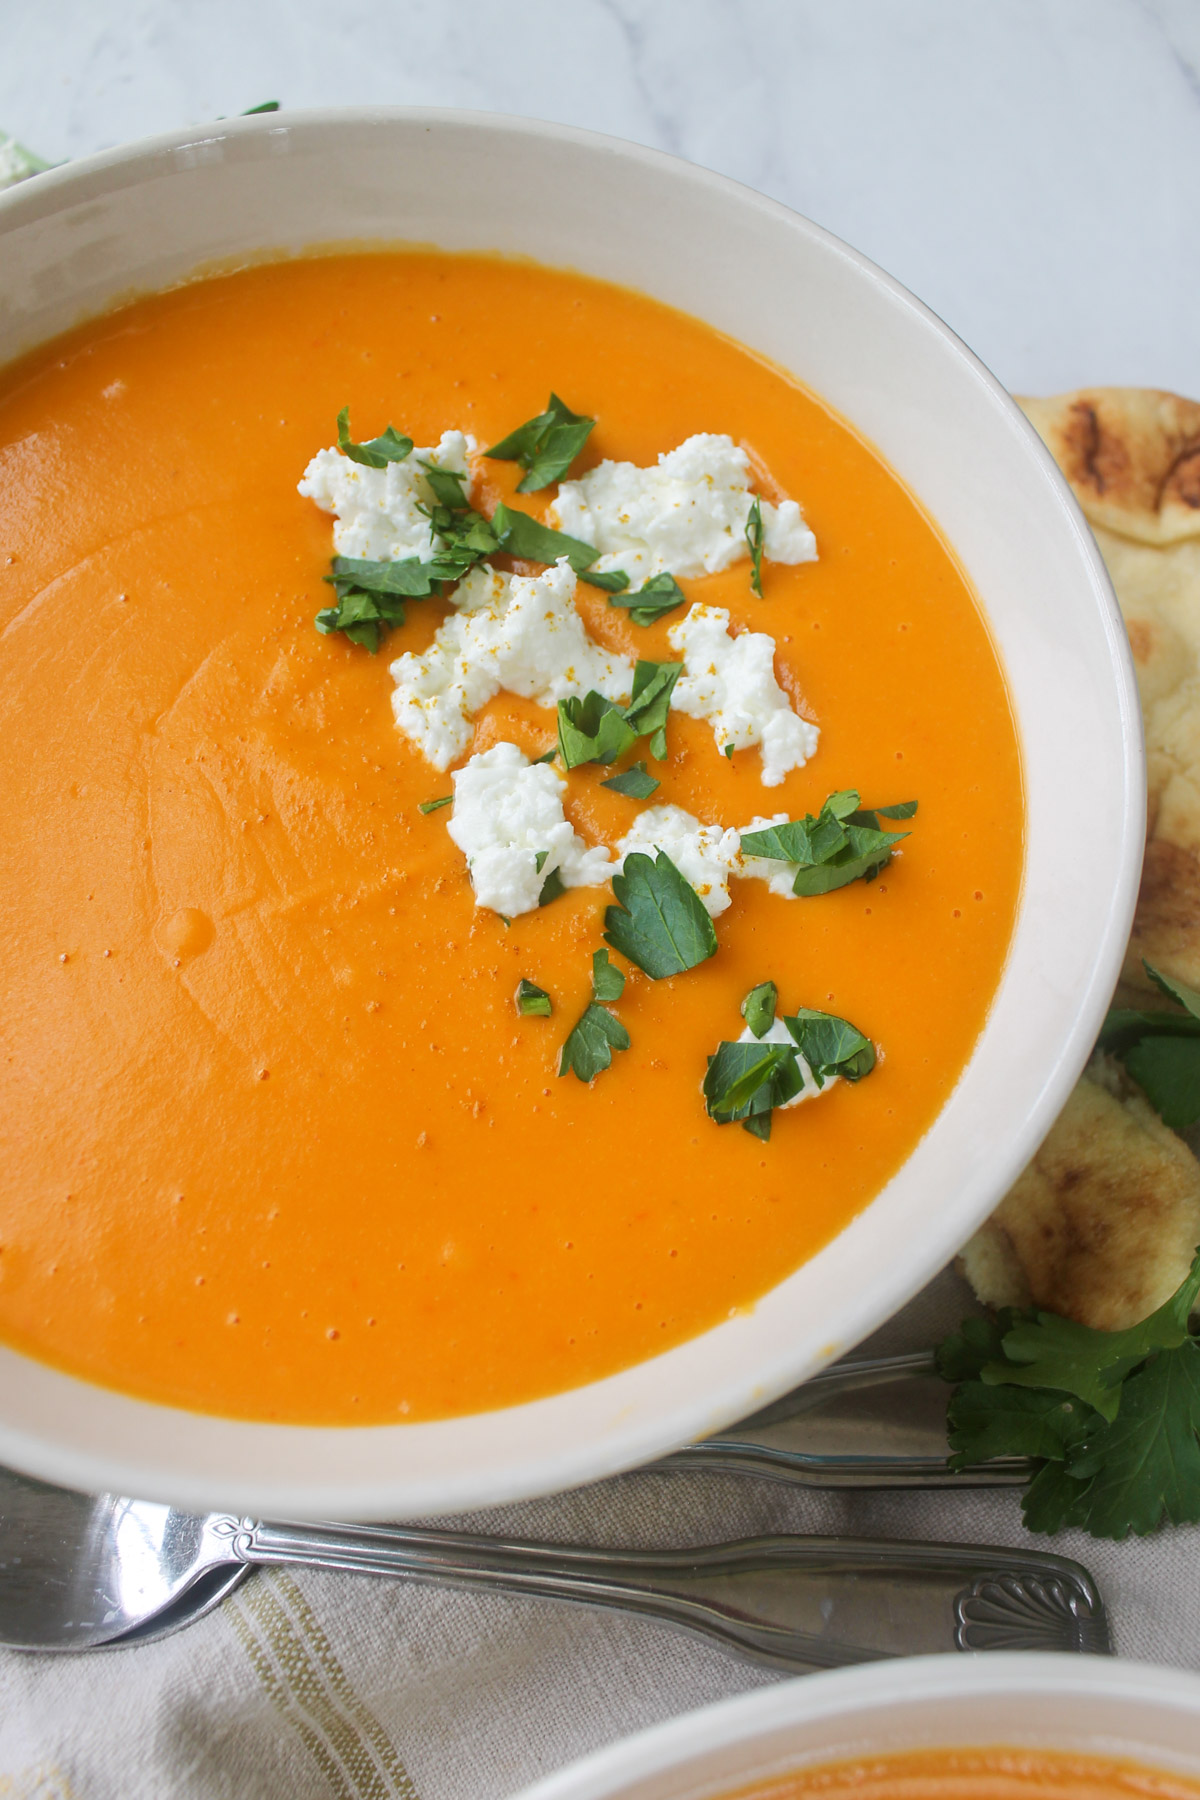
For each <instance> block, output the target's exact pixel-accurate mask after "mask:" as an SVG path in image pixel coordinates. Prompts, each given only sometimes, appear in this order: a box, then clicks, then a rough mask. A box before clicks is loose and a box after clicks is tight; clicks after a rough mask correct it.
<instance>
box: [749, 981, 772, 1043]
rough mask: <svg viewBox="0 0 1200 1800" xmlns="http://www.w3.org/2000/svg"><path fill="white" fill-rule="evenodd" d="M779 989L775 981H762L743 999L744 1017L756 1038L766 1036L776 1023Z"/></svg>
mask: <svg viewBox="0 0 1200 1800" xmlns="http://www.w3.org/2000/svg"><path fill="white" fill-rule="evenodd" d="M778 998H779V989H778V988H777V987H776V986H775V983H774V982H773V981H760V982H759V984H758V986H757V987H753V988H751V989H750V992H749V993H748V994H747V995H746V998H745V999H744V1000H743V1001H742V1017H743V1019H745V1021H746V1024H747V1026H748V1028H749V1029H750V1030H751V1031H752V1032H753V1033H754V1035H755V1037H756V1038H761V1037H765V1036H766V1035H767V1033H768V1031H770V1029H771V1027H772V1025H773V1024H774V1023H775V1002H776V1001H777V1000H778Z"/></svg>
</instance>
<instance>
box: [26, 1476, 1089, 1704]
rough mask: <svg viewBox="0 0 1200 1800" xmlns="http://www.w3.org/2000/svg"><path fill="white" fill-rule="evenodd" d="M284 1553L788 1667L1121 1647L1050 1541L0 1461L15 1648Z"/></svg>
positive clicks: (149, 1618) (56, 1641)
mask: <svg viewBox="0 0 1200 1800" xmlns="http://www.w3.org/2000/svg"><path fill="white" fill-rule="evenodd" d="M281 1563H290V1564H303V1565H307V1566H310V1567H317V1568H327V1569H341V1570H345V1571H347V1572H350V1573H356V1574H373V1575H387V1576H392V1577H408V1578H409V1579H413V1580H418V1581H437V1582H443V1583H448V1584H450V1585H452V1586H462V1587H474V1588H483V1589H491V1590H499V1591H502V1592H506V1593H519V1594H539V1595H544V1596H547V1597H549V1598H555V1599H562V1600H577V1601H584V1602H587V1603H589V1604H591V1605H594V1606H612V1607H619V1608H624V1609H626V1610H629V1611H633V1612H639V1613H642V1614H647V1615H650V1616H652V1617H655V1618H658V1619H661V1620H665V1621H666V1622H667V1623H670V1624H673V1625H678V1626H682V1627H684V1628H685V1629H688V1630H692V1631H696V1632H700V1633H702V1634H704V1635H705V1636H708V1637H711V1638H715V1639H717V1640H718V1641H719V1642H720V1643H722V1644H723V1645H724V1646H725V1647H726V1648H727V1649H732V1650H734V1651H737V1652H738V1653H740V1654H741V1655H743V1656H746V1657H749V1658H750V1659H751V1660H753V1661H755V1662H760V1663H766V1664H769V1665H771V1666H773V1667H775V1668H781V1669H792V1670H797V1669H809V1668H830V1667H839V1666H841V1665H843V1664H846V1663H852V1662H867V1661H874V1660H876V1659H878V1658H880V1657H887V1656H900V1655H918V1654H921V1653H923V1652H936V1651H941V1650H954V1649H960V1650H990V1649H1020V1648H1025V1649H1044V1650H1075V1651H1091V1652H1096V1653H1101V1654H1104V1653H1107V1652H1109V1650H1110V1648H1111V1646H1110V1643H1109V1636H1108V1626H1107V1620H1106V1617H1105V1612H1104V1606H1103V1602H1102V1601H1101V1599H1100V1596H1099V1594H1098V1592H1097V1590H1096V1587H1095V1584H1094V1582H1093V1581H1092V1578H1091V1576H1090V1575H1089V1574H1088V1572H1087V1570H1086V1569H1084V1568H1082V1567H1081V1566H1080V1565H1079V1564H1078V1563H1074V1562H1070V1561H1068V1560H1067V1559H1066V1558H1065V1557H1059V1556H1052V1555H1048V1554H1046V1553H1045V1552H1039V1551H1013V1550H1002V1549H993V1548H988V1547H980V1546H978V1545H969V1544H904V1543H889V1542H869V1541H865V1540H855V1539H839V1538H815V1537H814V1538H804V1537H768V1538H754V1539H747V1540H744V1541H742V1542H738V1543H729V1544H716V1545H708V1546H704V1547H701V1548H698V1549H687V1550H661V1551H660V1550H650V1551H647V1550H606V1549H585V1548H583V1547H581V1546H577V1545H574V1544H534V1543H523V1542H518V1541H513V1540H505V1539H500V1538H489V1537H478V1536H474V1535H471V1534H468V1533H461V1532H443V1531H428V1530H417V1529H413V1528H410V1527H401V1526H373V1525H303V1524H289V1523H279V1524H268V1523H260V1522H256V1521H254V1520H250V1519H236V1518H233V1517H232V1516H229V1515H226V1514H219V1513H217V1514H209V1515H207V1516H203V1517H200V1516H196V1515H193V1514H190V1513H182V1512H177V1511H175V1510H174V1509H173V1508H171V1507H167V1506H160V1505H155V1504H151V1503H149V1502H145V1501H137V1500H129V1499H123V1498H120V1497H117V1496H115V1495H111V1494H105V1495H100V1496H98V1497H95V1498H89V1497H88V1496H86V1495H82V1494H75V1493H70V1492H68V1491H67V1490H65V1489H62V1488H53V1487H48V1486H46V1485H45V1484H43V1483H41V1482H35V1481H30V1480H28V1479H27V1478H25V1477H24V1476H20V1475H15V1474H12V1473H10V1472H8V1471H4V1472H0V1643H4V1644H6V1645H8V1646H9V1647H10V1648H13V1649H23V1650H51V1651H64V1650H86V1649H92V1648H96V1647H98V1646H101V1645H105V1644H108V1645H113V1646H114V1647H115V1641H116V1640H124V1641H125V1642H130V1641H132V1639H133V1634H134V1633H138V1634H140V1635H141V1637H142V1638H143V1639H144V1637H145V1636H146V1635H147V1632H148V1629H149V1630H155V1629H156V1628H161V1627H162V1625H163V1624H164V1623H167V1624H169V1623H170V1622H171V1621H170V1619H169V1618H168V1614H169V1613H170V1610H171V1609H173V1608H178V1606H179V1604H180V1602H181V1600H182V1599H183V1598H184V1597H185V1596H187V1595H189V1594H191V1593H192V1592H193V1588H194V1584H195V1583H196V1582H197V1581H198V1580H208V1579H210V1578H211V1577H212V1576H213V1574H214V1572H217V1571H228V1572H229V1573H230V1574H231V1576H236V1575H240V1574H241V1572H242V1571H243V1569H244V1568H245V1567H247V1566H249V1565H254V1564H281ZM175 1623H176V1624H179V1623H182V1620H181V1619H179V1618H178V1616H176V1619H175Z"/></svg>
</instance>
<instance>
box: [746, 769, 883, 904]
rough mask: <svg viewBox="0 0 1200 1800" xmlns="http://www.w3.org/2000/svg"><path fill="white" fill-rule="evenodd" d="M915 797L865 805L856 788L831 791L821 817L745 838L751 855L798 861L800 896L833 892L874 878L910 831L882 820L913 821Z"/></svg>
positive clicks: (790, 822) (796, 884)
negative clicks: (894, 803) (885, 824)
mask: <svg viewBox="0 0 1200 1800" xmlns="http://www.w3.org/2000/svg"><path fill="white" fill-rule="evenodd" d="M916 810H917V803H916V801H915V800H905V801H902V802H901V803H900V804H899V805H897V806H877V807H873V808H870V809H864V808H862V807H861V806H860V804H859V798H858V795H857V794H856V793H855V791H854V789H853V788H844V789H843V790H842V791H841V792H839V793H836V794H830V796H829V798H828V800H826V802H825V804H824V806H822V808H821V810H820V812H819V813H818V814H817V816H816V818H814V817H813V815H812V814H811V813H808V814H807V815H806V816H805V817H804V818H803V819H789V820H788V822H787V823H786V824H784V825H769V826H767V827H766V828H765V830H763V831H747V832H745V833H743V836H742V852H743V854H744V855H746V856H767V857H772V858H774V859H776V860H777V861H779V862H789V863H796V864H797V865H798V867H797V869H796V878H795V880H794V881H793V883H792V892H793V893H795V894H829V893H832V892H833V890H834V889H835V888H841V887H846V886H847V885H848V884H849V883H850V882H852V881H873V880H874V878H875V876H876V875H878V874H879V873H880V871H881V870H883V869H886V868H887V865H888V863H889V862H890V861H891V859H892V851H893V849H894V848H895V846H896V845H897V844H898V843H899V842H900V841H901V839H902V838H906V837H907V836H908V835H909V834H908V832H907V831H885V830H884V828H883V827H882V826H881V825H880V823H879V821H880V820H881V819H893V820H896V819H911V818H912V816H913V814H914V813H915V812H916Z"/></svg>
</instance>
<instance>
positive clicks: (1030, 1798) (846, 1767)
mask: <svg viewBox="0 0 1200 1800" xmlns="http://www.w3.org/2000/svg"><path fill="white" fill-rule="evenodd" d="M1134 1796H1138V1797H1139V1800H1200V1783H1197V1782H1195V1781H1191V1780H1189V1779H1188V1778H1187V1777H1186V1776H1181V1775H1168V1774H1166V1773H1165V1772H1163V1771H1161V1770H1154V1769H1146V1768H1142V1767H1140V1766H1139V1765H1138V1764H1135V1763H1129V1762H1123V1761H1117V1760H1115V1759H1113V1758H1110V1757H1106V1756H1077V1755H1073V1754H1068V1753H1066V1752H1062V1751H1053V1750H1014V1749H1004V1748H1000V1747H997V1748H995V1749H991V1748H989V1749H983V1750H910V1751H907V1752H905V1753H903V1754H900V1755H895V1756H879V1757H872V1758H871V1759H870V1760H869V1761H865V1762H839V1763H825V1764H823V1765H821V1766H819V1767H816V1768H811V1769H801V1770H800V1771H799V1772H798V1773H797V1774H795V1775H785V1776H783V1777H781V1778H780V1779H779V1780H776V1781H768V1782H766V1783H764V1784H761V1785H755V1786H754V1787H749V1788H738V1789H737V1790H736V1792H735V1793H732V1794H729V1795H728V1796H727V1797H726V1800H1133V1797H1134Z"/></svg>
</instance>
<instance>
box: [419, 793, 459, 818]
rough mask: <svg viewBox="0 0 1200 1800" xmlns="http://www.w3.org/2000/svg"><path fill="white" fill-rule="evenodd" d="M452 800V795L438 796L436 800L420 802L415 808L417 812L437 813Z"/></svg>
mask: <svg viewBox="0 0 1200 1800" xmlns="http://www.w3.org/2000/svg"><path fill="white" fill-rule="evenodd" d="M453 799H454V795H453V794H439V795H438V797H437V799H436V800H422V801H421V804H420V805H419V806H418V807H417V811H418V812H423V813H431V812H438V811H439V810H440V809H441V808H442V807H443V806H449V805H450V804H451V802H452V801H453Z"/></svg>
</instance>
